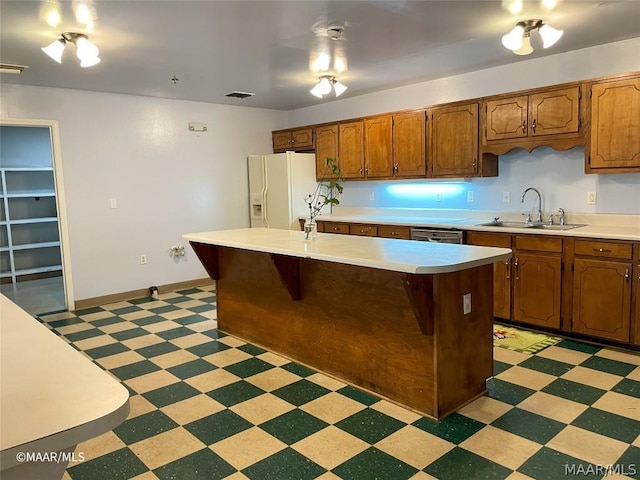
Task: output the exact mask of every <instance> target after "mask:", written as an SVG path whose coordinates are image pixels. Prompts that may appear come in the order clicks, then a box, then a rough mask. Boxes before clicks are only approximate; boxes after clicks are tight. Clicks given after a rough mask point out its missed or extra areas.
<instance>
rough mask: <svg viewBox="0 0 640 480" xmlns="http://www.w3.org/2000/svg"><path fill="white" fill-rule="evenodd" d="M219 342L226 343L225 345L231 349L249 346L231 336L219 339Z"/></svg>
mask: <svg viewBox="0 0 640 480" xmlns="http://www.w3.org/2000/svg"><path fill="white" fill-rule="evenodd" d="M218 341H219V342H220V343H224V344H225V345H229V346H230V347H240V346H241V345H246V344H247V342H245V341H243V340H240V339H239V338H236V337H232V336H231V335H227V336H226V337H222V338H219V339H218Z"/></svg>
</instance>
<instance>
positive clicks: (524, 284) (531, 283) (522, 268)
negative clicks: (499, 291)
mask: <svg viewBox="0 0 640 480" xmlns="http://www.w3.org/2000/svg"><path fill="white" fill-rule="evenodd" d="M514 269H515V272H514V275H515V277H514V283H513V319H514V320H517V321H519V322H525V323H529V324H531V325H538V326H542V327H549V328H560V291H561V286H562V284H561V270H562V262H561V259H560V257H559V256H557V257H554V256H550V255H544V254H534V253H519V252H516V256H515V260H514Z"/></svg>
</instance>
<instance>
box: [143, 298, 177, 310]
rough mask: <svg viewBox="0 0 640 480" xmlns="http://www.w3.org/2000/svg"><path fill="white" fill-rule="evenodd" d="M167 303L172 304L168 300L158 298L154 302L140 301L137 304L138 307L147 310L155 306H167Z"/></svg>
mask: <svg viewBox="0 0 640 480" xmlns="http://www.w3.org/2000/svg"><path fill="white" fill-rule="evenodd" d="M167 305H170V304H169V303H167V302H163V301H162V300H156V301H154V302H145V303H139V304H138V305H136V306H137V307H138V308H144V309H145V310H151V309H153V308H159V307H166V306H167Z"/></svg>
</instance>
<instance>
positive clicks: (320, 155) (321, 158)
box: [315, 123, 340, 181]
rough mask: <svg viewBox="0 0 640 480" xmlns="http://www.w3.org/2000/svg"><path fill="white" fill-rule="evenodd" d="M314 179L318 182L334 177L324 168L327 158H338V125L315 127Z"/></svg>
mask: <svg viewBox="0 0 640 480" xmlns="http://www.w3.org/2000/svg"><path fill="white" fill-rule="evenodd" d="M315 130H316V132H315V135H316V178H317V179H318V181H321V180H325V179H327V178H332V177H334V175H332V174H331V171H330V170H329V169H328V168H327V166H326V159H327V158H337V159H338V165H340V158H339V157H338V124H337V123H334V124H331V125H320V126H317V127H316V129H315Z"/></svg>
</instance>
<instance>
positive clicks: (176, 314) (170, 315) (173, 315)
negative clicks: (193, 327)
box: [158, 305, 194, 320]
mask: <svg viewBox="0 0 640 480" xmlns="http://www.w3.org/2000/svg"><path fill="white" fill-rule="evenodd" d="M176 306H178V307H181V305H176ZM158 315H159V316H161V317H162V318H166V319H167V320H176V319H178V318H184V317H191V316H193V315H194V313H193V312H190V311H189V310H172V311H170V312H165V313H159V314H158Z"/></svg>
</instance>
